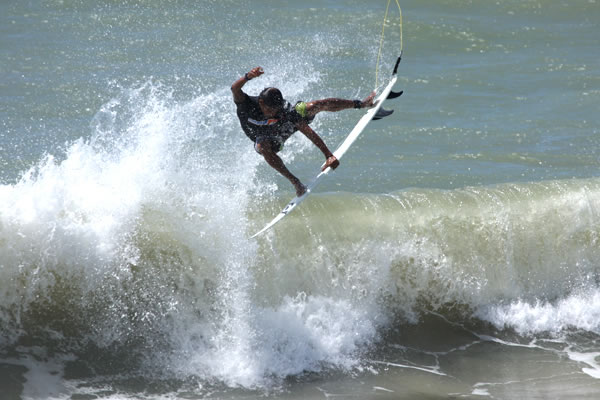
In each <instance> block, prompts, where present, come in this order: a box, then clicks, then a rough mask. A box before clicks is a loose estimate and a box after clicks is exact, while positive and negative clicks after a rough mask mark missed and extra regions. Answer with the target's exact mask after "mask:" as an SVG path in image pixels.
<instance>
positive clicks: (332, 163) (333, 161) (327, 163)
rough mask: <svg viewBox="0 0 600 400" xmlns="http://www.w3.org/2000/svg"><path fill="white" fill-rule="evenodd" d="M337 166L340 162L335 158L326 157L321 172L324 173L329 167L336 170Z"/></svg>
mask: <svg viewBox="0 0 600 400" xmlns="http://www.w3.org/2000/svg"><path fill="white" fill-rule="evenodd" d="M338 165H340V161H339V160H338V159H337V158H336V157H335V156H330V157H327V161H325V165H323V168H321V171H325V170H326V169H327V168H329V167H331V169H336V168H337V167H338Z"/></svg>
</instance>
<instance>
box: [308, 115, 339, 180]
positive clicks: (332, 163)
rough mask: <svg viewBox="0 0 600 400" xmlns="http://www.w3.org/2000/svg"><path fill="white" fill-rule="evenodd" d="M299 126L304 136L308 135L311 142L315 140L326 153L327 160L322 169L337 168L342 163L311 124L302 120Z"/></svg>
mask: <svg viewBox="0 0 600 400" xmlns="http://www.w3.org/2000/svg"><path fill="white" fill-rule="evenodd" d="M297 127H298V130H299V131H300V132H302V133H303V134H304V136H306V137H307V138H308V139H309V140H310V141H311V142H313V143H314V144H315V146H317V147H318V148H319V150H321V151H322V152H323V154H324V155H325V158H326V159H327V161H325V165H323V168H321V171H324V170H325V169H326V168H327V167H331V168H332V169H336V168H337V167H338V165H340V162H339V161H338V159H337V158H336V157H335V156H334V155H333V153H332V152H331V151H330V150H329V148H328V147H327V145H326V144H325V142H324V141H323V139H321V137H320V136H319V135H317V132H315V131H314V130H313V129H312V128H311V127H310V126H308V124H307V123H305V122H300V123H299V124H298V125H297Z"/></svg>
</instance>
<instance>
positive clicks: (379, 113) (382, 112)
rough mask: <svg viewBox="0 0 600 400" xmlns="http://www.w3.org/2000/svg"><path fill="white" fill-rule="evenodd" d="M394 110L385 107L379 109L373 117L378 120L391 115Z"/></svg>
mask: <svg viewBox="0 0 600 400" xmlns="http://www.w3.org/2000/svg"><path fill="white" fill-rule="evenodd" d="M393 112H394V110H386V109H385V108H383V107H382V108H380V109H379V111H377V114H375V116H374V117H373V121H377V120H380V119H381V118H384V117H387V116H388V115H391V114H392V113H393Z"/></svg>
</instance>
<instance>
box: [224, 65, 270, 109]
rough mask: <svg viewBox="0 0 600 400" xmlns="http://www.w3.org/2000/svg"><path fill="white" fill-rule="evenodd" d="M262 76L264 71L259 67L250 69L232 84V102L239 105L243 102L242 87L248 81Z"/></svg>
mask: <svg viewBox="0 0 600 400" xmlns="http://www.w3.org/2000/svg"><path fill="white" fill-rule="evenodd" d="M262 74H264V71H263V69H262V68H261V67H256V68H252V70H250V72H248V73H247V74H245V75H244V76H242V77H241V78H240V79H238V80H237V81H235V82H233V85H231V92H232V93H233V101H234V102H236V103H241V102H243V101H244V92H243V91H242V87H244V85H245V84H246V82H248V81H249V80H250V79H253V78H256V77H259V76H261V75H262Z"/></svg>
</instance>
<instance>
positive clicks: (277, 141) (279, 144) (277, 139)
mask: <svg viewBox="0 0 600 400" xmlns="http://www.w3.org/2000/svg"><path fill="white" fill-rule="evenodd" d="M266 142H270V143H271V147H272V148H273V150H275V153H279V152H280V151H281V150H283V143H284V142H285V140H284V139H283V138H282V137H281V136H258V137H257V138H256V140H255V141H254V150H255V151H256V152H257V153H258V154H260V155H262V153H261V152H260V151H258V148H257V147H256V145H257V144H263V143H266Z"/></svg>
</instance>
